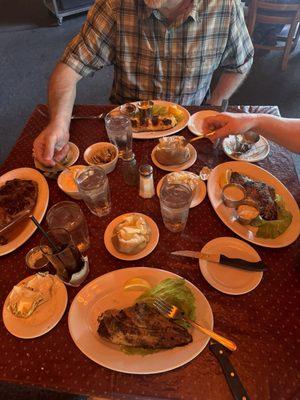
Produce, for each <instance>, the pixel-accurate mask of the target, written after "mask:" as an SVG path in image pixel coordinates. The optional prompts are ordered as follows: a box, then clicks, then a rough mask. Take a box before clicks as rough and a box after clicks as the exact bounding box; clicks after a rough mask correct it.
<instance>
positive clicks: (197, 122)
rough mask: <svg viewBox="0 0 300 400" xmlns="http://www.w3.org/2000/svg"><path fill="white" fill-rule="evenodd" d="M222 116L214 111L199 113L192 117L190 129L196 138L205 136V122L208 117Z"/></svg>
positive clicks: (189, 124)
mask: <svg viewBox="0 0 300 400" xmlns="http://www.w3.org/2000/svg"><path fill="white" fill-rule="evenodd" d="M218 114H220V113H219V112H218V111H214V110H202V111H198V112H196V113H195V114H193V115H192V116H191V117H190V120H189V123H188V128H189V130H190V131H191V132H192V133H193V134H194V135H196V136H200V135H202V134H203V121H204V119H205V118H207V117H213V116H215V115H218Z"/></svg>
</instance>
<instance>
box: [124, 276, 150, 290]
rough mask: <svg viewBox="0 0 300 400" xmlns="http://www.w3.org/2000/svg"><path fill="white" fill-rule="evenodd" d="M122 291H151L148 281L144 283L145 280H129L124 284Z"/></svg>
mask: <svg viewBox="0 0 300 400" xmlns="http://www.w3.org/2000/svg"><path fill="white" fill-rule="evenodd" d="M123 289H124V290H126V291H129V290H137V291H145V290H148V289H151V285H150V283H149V282H148V281H146V279H142V278H131V279H129V280H128V281H126V282H125V284H124V286H123Z"/></svg>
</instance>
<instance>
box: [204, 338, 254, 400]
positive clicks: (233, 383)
mask: <svg viewBox="0 0 300 400" xmlns="http://www.w3.org/2000/svg"><path fill="white" fill-rule="evenodd" d="M209 350H210V351H211V352H212V353H213V354H214V355H215V357H216V358H217V360H218V361H219V363H220V364H221V367H222V369H223V372H224V375H225V378H226V381H227V383H228V386H229V388H230V390H231V393H232V395H233V398H234V399H235V400H250V397H249V395H248V393H247V391H246V389H245V388H244V386H243V384H242V382H241V381H240V379H239V377H238V375H237V373H236V370H235V369H234V368H233V366H232V364H231V362H230V360H229V357H228V350H227V349H226V348H225V347H224V346H222V345H221V344H220V343H217V342H215V341H214V340H212V339H211V340H210V341H209Z"/></svg>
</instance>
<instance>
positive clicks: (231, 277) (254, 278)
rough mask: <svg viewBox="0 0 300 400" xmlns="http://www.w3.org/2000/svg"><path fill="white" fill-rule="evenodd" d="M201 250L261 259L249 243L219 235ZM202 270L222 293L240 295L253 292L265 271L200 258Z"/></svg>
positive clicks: (244, 258)
mask: <svg viewBox="0 0 300 400" xmlns="http://www.w3.org/2000/svg"><path fill="white" fill-rule="evenodd" d="M201 252H203V253H207V254H218V255H219V254H224V255H225V256H227V257H235V258H242V259H243V260H247V261H253V262H255V261H260V260H261V258H260V257H259V255H258V253H257V252H256V251H255V250H254V249H253V247H251V246H250V245H249V244H248V243H246V242H243V241H242V240H239V239H235V238H231V237H219V238H216V239H213V240H211V241H210V242H208V243H206V245H205V246H204V247H203V248H202V249H201ZM199 266H200V271H201V273H202V275H203V277H204V278H205V279H206V281H207V282H208V283H209V284H210V285H211V286H212V287H214V288H215V289H217V290H219V291H220V292H222V293H226V294H233V295H239V294H244V293H248V292H251V290H253V289H255V288H256V286H257V285H258V284H259V283H260V281H261V280H262V277H263V272H253V271H246V270H242V269H237V268H232V267H228V266H226V265H222V264H218V263H212V262H208V261H205V260H199Z"/></svg>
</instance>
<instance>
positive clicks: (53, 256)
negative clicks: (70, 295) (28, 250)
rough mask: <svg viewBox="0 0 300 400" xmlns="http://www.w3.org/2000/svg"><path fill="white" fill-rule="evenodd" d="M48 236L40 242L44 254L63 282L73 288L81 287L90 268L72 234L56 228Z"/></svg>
mask: <svg viewBox="0 0 300 400" xmlns="http://www.w3.org/2000/svg"><path fill="white" fill-rule="evenodd" d="M47 236H48V238H47V237H46V236H43V237H42V239H41V242H40V248H41V251H42V253H43V254H44V255H45V256H46V257H47V259H48V260H49V261H50V263H51V264H52V265H53V267H54V268H55V270H56V273H57V276H58V277H59V278H60V279H61V280H62V281H64V282H65V283H66V284H68V285H71V286H79V285H80V284H81V283H82V282H83V281H84V279H85V278H86V276H87V274H88V268H87V267H86V263H85V260H84V258H83V257H82V255H81V253H80V251H79V250H78V248H77V247H76V246H75V244H74V242H73V240H72V239H71V236H70V233H69V232H68V231H67V230H66V229H63V228H54V229H51V230H49V231H48V232H47ZM49 239H50V240H49Z"/></svg>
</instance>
